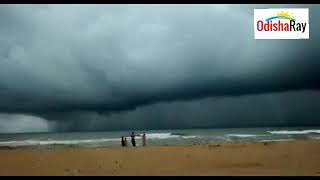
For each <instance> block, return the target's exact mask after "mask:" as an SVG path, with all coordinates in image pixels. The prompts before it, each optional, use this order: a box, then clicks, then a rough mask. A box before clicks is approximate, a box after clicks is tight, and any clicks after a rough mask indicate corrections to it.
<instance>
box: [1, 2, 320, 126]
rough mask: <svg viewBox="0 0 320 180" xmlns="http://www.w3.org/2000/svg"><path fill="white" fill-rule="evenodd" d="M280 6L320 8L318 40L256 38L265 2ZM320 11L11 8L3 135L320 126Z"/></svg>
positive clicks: (6, 20) (5, 24) (4, 16)
mask: <svg viewBox="0 0 320 180" xmlns="http://www.w3.org/2000/svg"><path fill="white" fill-rule="evenodd" d="M269 7H279V8H286V7H308V8H310V15H309V16H310V19H309V22H310V39H309V40H254V36H253V9H254V8H269ZM317 17H320V5H99V6H98V5H2V6H0V27H1V28H0V102H1V104H0V112H1V113H2V114H0V132H8V131H10V132H23V131H31V132H35V131H60V130H61V131H62V130H63V131H68V130H105V129H107V130H110V129H121V128H124V129H127V128H137V129H139V128H188V127H221V126H231V125H232V126H261V125H268V126H270V125H300V124H308V125H319V124H320V122H319V116H320V112H318V110H316V108H318V109H319V107H320V106H319V103H318V102H320V101H319V98H320V97H319V91H318V88H319V84H320V83H319V82H320V73H319V68H320V62H319V57H320V51H319V47H318V44H319V40H320V33H319V32H320V31H319V30H320V29H319V27H320V25H319V21H318V20H317V19H318V18H317ZM311 110H314V111H311ZM310 113H311V114H312V115H310ZM26 119H27V120H26ZM26 121H28V122H29V121H30V122H31V121H32V122H33V123H26ZM30 126H31V127H30ZM11 127H19V128H17V129H14V128H11ZM8 129H10V130H8Z"/></svg>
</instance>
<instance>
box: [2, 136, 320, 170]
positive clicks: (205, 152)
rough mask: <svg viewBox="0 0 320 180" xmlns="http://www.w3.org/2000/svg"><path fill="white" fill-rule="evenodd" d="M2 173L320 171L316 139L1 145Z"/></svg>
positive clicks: (318, 145) (319, 142)
mask: <svg viewBox="0 0 320 180" xmlns="http://www.w3.org/2000/svg"><path fill="white" fill-rule="evenodd" d="M0 161H1V163H0V175H162V176H165V175H232V176H235V175H289V176H291V175H292V176H295V175H317V176H318V175H320V141H318V140H308V141H290V142H268V143H256V144H222V145H192V146H148V147H136V148H133V147H128V148H122V147H111V148H55V149H2V150H0Z"/></svg>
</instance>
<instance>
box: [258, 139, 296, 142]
mask: <svg viewBox="0 0 320 180" xmlns="http://www.w3.org/2000/svg"><path fill="white" fill-rule="evenodd" d="M294 140H295V139H273V140H262V141H260V142H273V141H275V142H277V141H279V142H280V141H294Z"/></svg>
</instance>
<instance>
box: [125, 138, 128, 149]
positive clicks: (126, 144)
mask: <svg viewBox="0 0 320 180" xmlns="http://www.w3.org/2000/svg"><path fill="white" fill-rule="evenodd" d="M124 145H125V146H126V147H128V141H127V138H124Z"/></svg>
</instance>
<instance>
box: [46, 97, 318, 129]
mask: <svg viewBox="0 0 320 180" xmlns="http://www.w3.org/2000/svg"><path fill="white" fill-rule="evenodd" d="M319 107H320V92H319V91H290V92H283V93H272V94H259V95H244V96H240V97H226V98H221V99H215V98H204V99H201V100H192V101H175V102H169V103H156V104H153V105H149V106H143V107H139V108H137V109H135V110H133V111H123V112H122V113H112V114H103V113H97V112H92V111H82V112H81V111H77V112H68V113H49V114H46V115H44V116H43V117H44V118H46V119H51V120H54V121H55V122H59V123H56V124H55V126H52V128H54V129H55V130H56V131H70V130H73V131H81V130H86V131H94V130H101V131H102V130H124V129H126V130H129V129H133V130H134V129H176V128H208V127H229V128H230V127H257V126H258V127H259V126H260V127H270V126H319V125H320V121H319V119H320V112H319Z"/></svg>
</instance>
